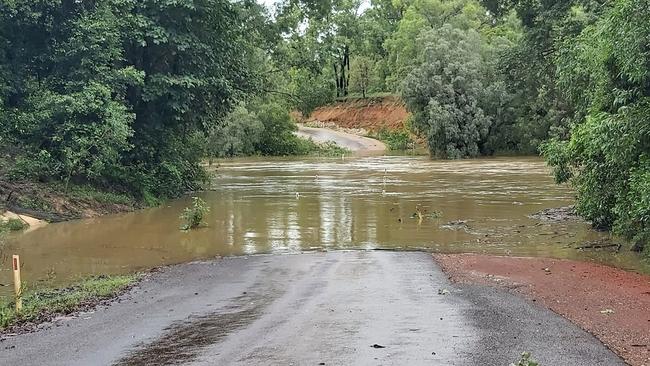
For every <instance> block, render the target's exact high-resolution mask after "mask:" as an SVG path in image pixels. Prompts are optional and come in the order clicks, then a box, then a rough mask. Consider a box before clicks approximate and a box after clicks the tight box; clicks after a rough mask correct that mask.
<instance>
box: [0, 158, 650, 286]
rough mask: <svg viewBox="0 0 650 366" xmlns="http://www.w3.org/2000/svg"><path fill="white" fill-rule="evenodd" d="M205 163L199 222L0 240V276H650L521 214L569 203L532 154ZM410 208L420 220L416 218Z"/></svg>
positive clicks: (576, 228)
mask: <svg viewBox="0 0 650 366" xmlns="http://www.w3.org/2000/svg"><path fill="white" fill-rule="evenodd" d="M213 170H214V171H215V173H214V179H213V183H212V186H213V187H212V188H213V190H212V191H209V192H202V193H199V194H198V195H199V196H201V197H202V198H203V199H204V200H205V201H206V202H207V203H208V205H209V206H210V209H211V211H210V213H209V215H208V216H207V218H206V220H205V221H206V224H207V226H206V227H204V228H200V229H197V230H193V231H190V232H182V231H180V230H179V227H180V224H181V223H180V220H179V215H180V213H181V211H182V210H183V208H184V207H186V206H188V204H189V202H190V197H186V198H183V199H178V200H174V201H170V202H168V203H167V204H165V205H163V206H161V207H156V208H152V209H146V210H141V211H137V212H131V213H126V214H120V215H109V216H104V217H100V218H94V219H85V220H76V221H69V222H63V223H57V224H51V225H48V226H46V227H43V228H40V229H37V230H34V231H32V232H28V233H25V234H19V235H14V236H11V237H9V238H8V239H7V240H6V243H5V244H4V247H3V248H2V249H1V252H2V268H1V270H0V283H2V284H10V283H11V273H10V268H9V264H10V262H9V259H10V256H11V254H20V256H21V261H22V263H23V268H22V273H23V277H24V280H25V281H27V283H28V284H30V285H31V286H46V285H47V286H55V285H65V284H67V283H70V282H72V281H74V280H75V279H78V278H79V277H83V276H87V275H92V274H104V273H107V274H117V273H128V272H133V271H137V270H142V269H146V268H151V267H155V266H160V265H166V264H174V263H181V262H186V261H191V260H197V259H207V258H213V257H215V256H231V255H247V254H256V253H295V252H301V251H318V250H340V249H391V250H393V249H395V250H426V251H432V252H450V253H457V252H474V253H489V254H498V255H516V256H544V257H554V258H570V259H579V260H587V261H598V262H601V263H605V264H608V265H613V266H617V267H621V268H625V269H629V270H636V271H642V272H646V273H648V272H650V265H648V263H647V262H645V261H644V260H642V259H641V258H640V257H639V256H638V255H636V254H634V253H630V252H629V251H627V250H625V249H623V250H621V251H620V253H614V252H613V251H612V250H608V249H604V250H578V249H575V247H578V246H581V245H584V244H585V243H590V242H592V241H599V240H610V239H609V237H608V234H606V233H601V232H595V231H593V230H591V229H590V227H589V225H588V224H587V223H584V222H562V223H547V222H540V221H538V220H535V219H531V218H529V217H528V215H530V214H532V213H535V212H538V211H540V210H542V209H544V208H551V207H559V206H566V205H570V204H571V203H572V202H573V192H572V191H571V190H570V189H569V188H568V187H565V186H558V185H555V184H554V182H553V179H552V178H551V176H550V173H549V170H548V168H547V167H546V166H545V164H544V162H543V161H542V160H541V159H538V158H520V157H517V158H491V159H477V160H463V161H432V160H430V159H428V158H426V157H404V156H380V157H377V156H375V157H360V158H349V159H345V160H342V159H340V158H338V159H240V160H231V161H227V162H222V163H221V165H220V166H219V167H218V168H213ZM418 207H419V209H420V212H421V213H422V214H423V219H422V220H419V219H418V218H417V215H416V217H415V218H413V215H414V214H415V213H416V211H417V209H418ZM438 212H439V213H440V217H434V216H436V215H435V213H438ZM614 240H616V239H614ZM9 291H10V287H0V292H1V293H2V294H4V295H6V294H8V293H9Z"/></svg>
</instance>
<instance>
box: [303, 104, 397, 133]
mask: <svg viewBox="0 0 650 366" xmlns="http://www.w3.org/2000/svg"><path fill="white" fill-rule="evenodd" d="M408 115H409V114H408V112H407V110H406V107H405V106H404V103H403V102H402V101H401V100H400V99H399V98H397V97H383V98H369V99H359V100H352V101H346V102H336V103H332V104H329V105H326V106H322V107H319V108H317V109H316V110H315V111H314V112H312V114H311V116H310V117H309V118H308V119H307V120H306V122H314V121H318V122H323V123H333V124H335V125H337V126H339V127H344V128H362V129H365V130H367V131H378V130H380V129H382V128H385V129H388V130H398V129H401V128H403V127H404V122H405V121H406V119H407V118H408Z"/></svg>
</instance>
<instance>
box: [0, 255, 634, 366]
mask: <svg viewBox="0 0 650 366" xmlns="http://www.w3.org/2000/svg"><path fill="white" fill-rule="evenodd" d="M439 290H442V291H441V292H442V294H439ZM444 290H447V291H449V293H446V292H447V291H444ZM373 345H378V346H381V347H385V348H375V347H373ZM522 351H531V352H532V353H533V355H534V357H535V358H536V359H538V360H539V361H541V364H542V365H545V366H562V365H567V366H569V365H571V366H581V365H585V366H586V365H588V366H596V365H607V366H612V365H624V363H623V362H622V361H621V360H620V359H619V358H617V357H616V356H615V355H614V354H613V353H611V352H610V351H609V350H608V349H606V348H605V347H604V346H603V345H602V344H601V343H600V342H598V341H597V340H596V339H595V338H594V337H592V336H591V335H589V334H587V333H585V332H583V331H581V330H579V329H578V328H576V327H575V326H573V325H572V324H571V323H569V322H568V321H566V320H564V319H563V318H561V317H559V316H557V315H555V314H553V313H552V312H550V311H548V310H545V309H542V308H540V307H538V306H536V305H535V304H534V303H531V302H528V301H525V300H523V299H520V298H518V297H515V296H514V295H511V294H509V293H507V292H504V291H502V290H499V289H494V288H488V287H482V286H454V285H452V284H450V283H449V281H448V280H447V278H446V276H445V275H444V274H443V273H442V272H441V271H440V270H439V268H438V267H437V266H436V265H435V264H434V262H433V260H432V258H431V256H430V255H428V254H426V253H395V252H385V251H356V252H330V253H312V254H301V255H284V256H253V257H237V258H226V259H222V260H216V261H213V262H202V263H190V264H185V265H179V266H173V267H169V268H166V269H164V270H163V271H162V272H159V273H156V274H154V275H152V276H151V277H149V278H147V279H146V280H145V281H144V282H142V283H141V284H140V285H139V286H138V287H137V288H135V289H134V290H132V291H131V292H130V293H128V294H126V295H124V296H122V298H121V301H120V302H117V303H115V304H113V305H111V306H109V307H103V308H100V309H98V310H97V311H95V312H94V313H89V314H81V315H80V316H78V317H76V318H74V319H68V320H62V321H59V322H57V324H56V325H55V326H51V327H48V328H45V329H43V330H41V331H38V332H36V333H32V334H26V335H21V336H15V337H11V338H8V339H6V340H4V341H2V342H0V365H179V364H190V365H472V366H476V365H487V366H489V365H503V366H507V365H509V363H510V362H512V361H514V360H516V359H517V358H518V355H519V354H520V353H521V352H522Z"/></svg>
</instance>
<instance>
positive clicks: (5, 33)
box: [0, 0, 259, 196]
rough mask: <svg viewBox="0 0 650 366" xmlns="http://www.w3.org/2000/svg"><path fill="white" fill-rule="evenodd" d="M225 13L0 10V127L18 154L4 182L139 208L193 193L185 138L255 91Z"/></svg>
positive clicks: (16, 6)
mask: <svg viewBox="0 0 650 366" xmlns="http://www.w3.org/2000/svg"><path fill="white" fill-rule="evenodd" d="M237 6H239V5H237ZM237 6H236V5H233V4H232V3H231V2H229V1H225V0H179V1H173V2H159V1H155V0H144V1H134V0H107V1H101V2H94V1H75V0H56V1H55V0H52V1H41V2H33V1H23V0H18V1H11V2H3V3H2V4H1V5H0V7H1V9H0V10H1V11H0V27H2V36H0V37H2V38H0V61H1V62H2V66H1V67H0V78H1V80H0V85H2V87H0V93H1V94H2V95H1V96H2V101H1V102H0V122H1V123H0V124H1V125H2V127H3V128H2V131H1V132H2V134H3V139H6V140H8V141H9V142H10V143H12V144H14V145H16V146H19V147H20V149H21V150H22V153H21V154H20V156H19V157H18V165H17V167H16V168H17V169H16V170H17V171H16V173H17V174H16V175H17V176H21V175H22V176H24V177H25V176H26V177H30V176H37V177H38V178H41V179H43V180H48V179H54V180H61V179H62V180H65V181H66V182H67V181H70V180H74V181H79V182H86V183H91V184H96V185H100V186H110V187H119V188H122V189H125V190H129V191H132V192H135V193H136V194H137V195H141V196H146V195H152V194H153V195H156V196H175V195H179V194H181V193H182V192H184V191H185V190H186V189H188V188H195V187H196V186H197V181H198V180H200V179H201V178H202V177H203V176H204V175H203V170H202V169H201V167H200V166H199V164H198V163H199V159H200V158H201V150H200V149H199V148H198V144H197V140H196V136H197V133H204V132H206V131H207V130H209V126H212V125H214V124H215V123H218V121H219V120H220V119H221V118H223V117H224V116H225V115H226V114H227V113H228V112H229V111H230V109H231V107H232V106H233V105H234V104H235V103H236V102H237V100H238V99H241V98H242V96H243V95H244V94H246V93H248V92H251V91H255V90H258V89H259V87H258V86H257V84H258V75H254V74H252V73H251V72H250V69H249V66H250V65H248V64H247V63H246V62H245V59H246V56H247V55H246V52H247V51H249V50H251V49H252V47H251V45H250V43H249V42H248V41H247V39H246V38H245V34H244V32H243V30H244V29H243V28H242V26H240V24H241V23H240V22H239V16H241V15H242V14H243V12H240V11H239V10H238V8H237ZM42 167H47V169H41V168H42Z"/></svg>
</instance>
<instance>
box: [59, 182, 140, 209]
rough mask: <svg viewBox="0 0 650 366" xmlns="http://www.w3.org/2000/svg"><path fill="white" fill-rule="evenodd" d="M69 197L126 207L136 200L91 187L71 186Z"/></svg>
mask: <svg viewBox="0 0 650 366" xmlns="http://www.w3.org/2000/svg"><path fill="white" fill-rule="evenodd" d="M68 195H69V196H70V197H72V198H80V199H86V200H92V201H96V202H98V203H103V204H115V205H126V206H133V205H134V204H135V199H134V198H133V197H131V196H130V195H128V194H124V193H116V192H110V191H102V190H98V189H96V188H93V187H90V186H71V187H69V188H68Z"/></svg>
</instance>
